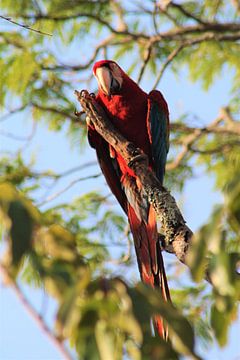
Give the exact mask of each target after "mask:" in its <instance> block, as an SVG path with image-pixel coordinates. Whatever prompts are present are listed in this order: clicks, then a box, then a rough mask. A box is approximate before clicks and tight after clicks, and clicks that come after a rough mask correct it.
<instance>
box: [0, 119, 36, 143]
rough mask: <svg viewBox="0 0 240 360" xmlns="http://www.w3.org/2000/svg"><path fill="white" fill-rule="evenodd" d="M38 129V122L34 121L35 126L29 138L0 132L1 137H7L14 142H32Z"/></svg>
mask: <svg viewBox="0 0 240 360" xmlns="http://www.w3.org/2000/svg"><path fill="white" fill-rule="evenodd" d="M36 128H37V122H36V121H33V126H32V129H31V132H30V134H29V135H27V136H18V135H15V134H12V133H10V132H5V131H0V135H1V136H5V137H8V138H10V139H12V140H17V141H27V142H29V141H31V140H32V138H33V136H34V134H35V132H36Z"/></svg>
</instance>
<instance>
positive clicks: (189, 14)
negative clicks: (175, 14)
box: [169, 1, 207, 25]
mask: <svg viewBox="0 0 240 360" xmlns="http://www.w3.org/2000/svg"><path fill="white" fill-rule="evenodd" d="M169 6H170V7H174V8H176V9H178V10H179V11H180V12H181V13H182V14H184V15H185V16H186V17H188V18H190V19H192V20H195V21H196V22H197V23H199V24H202V25H206V24H207V22H206V21H204V20H202V19H200V18H199V17H198V16H196V15H195V14H193V13H190V11H188V10H186V9H185V8H184V6H183V5H180V4H176V3H175V2H173V1H171V3H170V4H169Z"/></svg>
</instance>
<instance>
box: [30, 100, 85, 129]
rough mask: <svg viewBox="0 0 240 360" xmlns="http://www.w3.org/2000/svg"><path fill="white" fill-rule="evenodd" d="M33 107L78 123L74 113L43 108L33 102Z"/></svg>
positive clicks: (50, 107) (49, 107) (48, 107)
mask: <svg viewBox="0 0 240 360" xmlns="http://www.w3.org/2000/svg"><path fill="white" fill-rule="evenodd" d="M31 105H32V106H33V107H35V108H37V109H39V110H42V111H49V112H52V113H55V114H58V115H62V116H63V117H66V118H69V119H71V120H72V121H75V122H76V116H75V115H74V113H72V114H71V113H70V112H66V111H64V110H60V109H59V108H54V107H52V106H43V105H40V104H37V103H36V102H31ZM78 124H79V125H81V123H80V122H79V121H78ZM84 126H85V124H84Z"/></svg>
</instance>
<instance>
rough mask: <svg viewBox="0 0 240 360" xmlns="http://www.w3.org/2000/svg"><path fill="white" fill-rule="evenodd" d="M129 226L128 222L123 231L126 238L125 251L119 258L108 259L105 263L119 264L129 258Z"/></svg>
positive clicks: (130, 244)
mask: <svg viewBox="0 0 240 360" xmlns="http://www.w3.org/2000/svg"><path fill="white" fill-rule="evenodd" d="M129 235H130V226H129V224H128V225H127V226H126V229H125V231H124V238H127V252H126V254H125V255H123V256H122V257H121V258H120V259H110V260H107V263H110V264H114V265H121V264H124V263H127V262H128V261H129V260H130V259H131V248H132V241H131V239H130V236H129Z"/></svg>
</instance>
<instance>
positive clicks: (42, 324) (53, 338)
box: [0, 263, 72, 360]
mask: <svg viewBox="0 0 240 360" xmlns="http://www.w3.org/2000/svg"><path fill="white" fill-rule="evenodd" d="M0 272H1V273H2V276H3V279H4V281H5V282H7V283H8V284H10V285H11V288H12V289H13V290H14V292H15V294H16V296H17V298H18V299H19V301H20V302H21V303H22V305H23V306H24V308H25V309H26V311H27V312H28V313H29V315H30V316H31V318H32V319H33V320H34V321H35V322H36V324H37V325H38V326H39V328H40V329H41V331H42V332H43V334H44V335H46V336H47V338H48V339H49V340H50V341H51V342H52V343H53V345H54V346H55V347H56V348H57V349H58V350H59V351H60V353H61V354H62V357H63V359H65V360H72V356H71V355H70V353H69V352H68V351H67V349H66V348H65V347H64V344H63V342H62V340H61V339H60V338H58V337H57V335H55V334H54V333H53V331H52V330H51V329H50V328H49V327H48V325H47V324H46V323H45V321H44V319H43V318H42V316H41V315H39V314H38V312H37V311H36V310H35V309H34V308H33V306H32V305H31V304H30V303H29V301H28V300H27V298H26V297H25V296H24V294H23V293H22V291H21V289H20V288H19V286H18V284H17V283H16V281H14V279H13V278H12V277H11V275H10V274H9V272H8V270H7V268H6V267H5V265H4V264H2V263H0Z"/></svg>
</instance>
